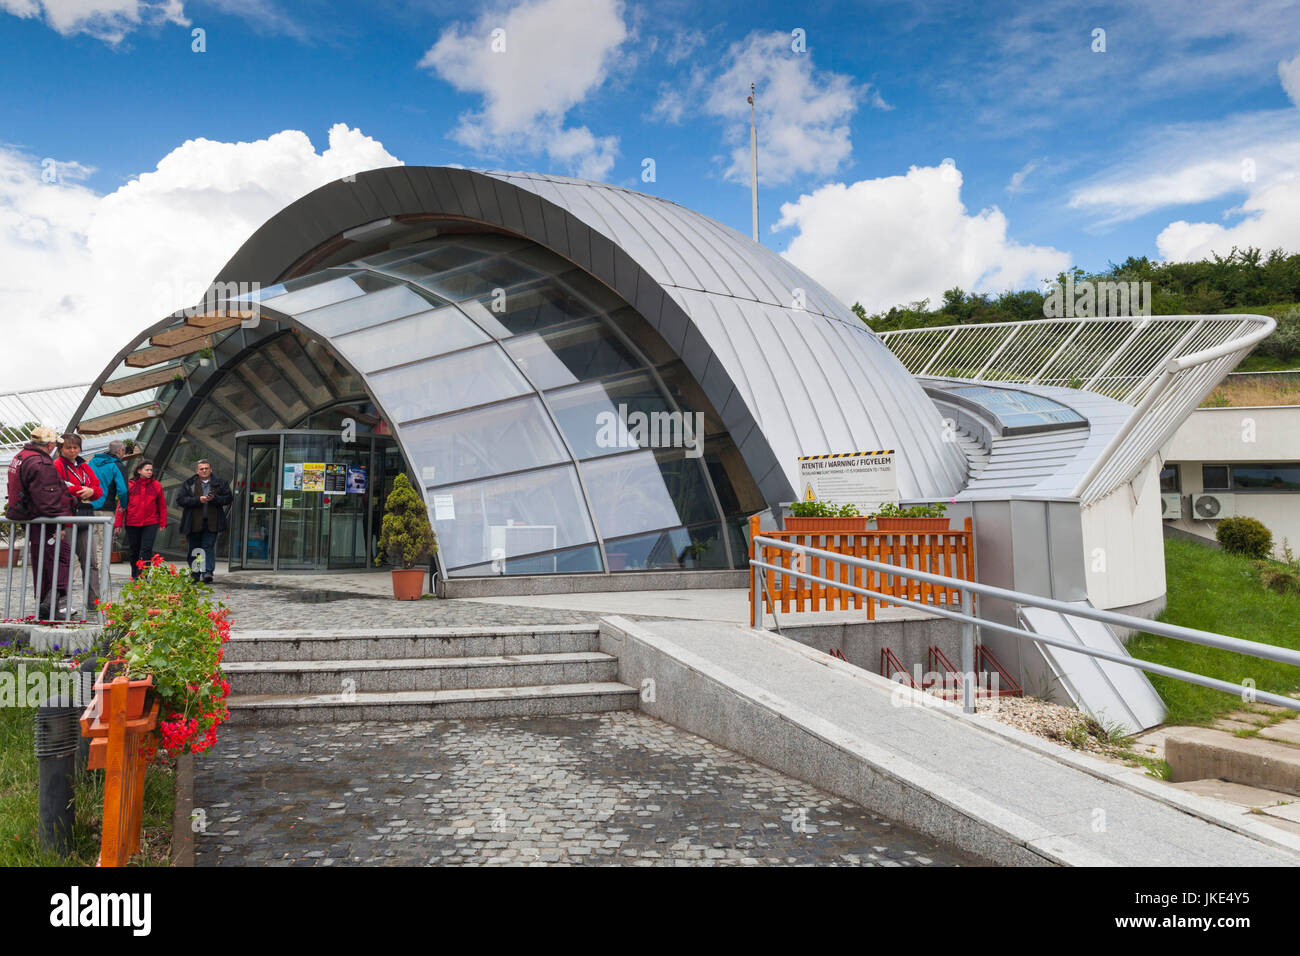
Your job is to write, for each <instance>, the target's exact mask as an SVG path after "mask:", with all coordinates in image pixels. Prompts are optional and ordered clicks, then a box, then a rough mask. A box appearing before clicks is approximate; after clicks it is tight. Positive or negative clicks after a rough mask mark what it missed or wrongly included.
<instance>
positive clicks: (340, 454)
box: [322, 441, 371, 569]
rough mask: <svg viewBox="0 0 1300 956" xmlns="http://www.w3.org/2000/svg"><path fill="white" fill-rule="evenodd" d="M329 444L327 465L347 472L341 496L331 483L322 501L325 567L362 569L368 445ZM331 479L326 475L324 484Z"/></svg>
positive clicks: (366, 555)
mask: <svg viewBox="0 0 1300 956" xmlns="http://www.w3.org/2000/svg"><path fill="white" fill-rule="evenodd" d="M332 445H333V451H332V452H331V454H330V461H329V464H330V465H333V466H335V468H344V469H347V474H346V477H345V482H346V483H345V485H344V491H343V493H342V494H340V493H338V491H337V489H338V485H337V483H335V484H334V485H333V492H334V493H330V494H326V495H325V496H324V498H323V499H322V503H323V505H324V507H325V513H326V520H328V522H329V529H328V541H329V547H328V560H329V567H330V568H331V569H334V568H364V567H366V566H367V564H368V563H369V550H368V545H367V541H366V516H367V512H368V510H369V501H370V495H371V489H370V482H369V478H370V442H369V441H361V442H354V443H352V444H344V443H343V442H341V441H335V442H333V443H332ZM332 477H333V476H330V475H327V476H326V481H327V482H329V481H331V480H332ZM327 487H329V486H328V485H327Z"/></svg>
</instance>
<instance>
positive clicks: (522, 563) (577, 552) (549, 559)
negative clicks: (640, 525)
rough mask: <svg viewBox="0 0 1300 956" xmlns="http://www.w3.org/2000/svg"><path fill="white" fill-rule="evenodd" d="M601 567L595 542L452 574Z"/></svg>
mask: <svg viewBox="0 0 1300 956" xmlns="http://www.w3.org/2000/svg"><path fill="white" fill-rule="evenodd" d="M599 570H600V549H599V548H598V547H596V546H595V545H594V544H591V545H587V546H586V547H582V548H573V549H571V550H569V551H556V552H553V553H552V554H540V555H539V554H535V555H532V556H530V557H525V558H509V559H508V560H506V561H497V562H496V563H495V564H473V565H470V566H469V567H465V568H457V569H456V570H454V571H451V572H449V575H450V576H451V577H453V578H463V577H488V576H491V575H500V574H583V573H586V572H590V571H599Z"/></svg>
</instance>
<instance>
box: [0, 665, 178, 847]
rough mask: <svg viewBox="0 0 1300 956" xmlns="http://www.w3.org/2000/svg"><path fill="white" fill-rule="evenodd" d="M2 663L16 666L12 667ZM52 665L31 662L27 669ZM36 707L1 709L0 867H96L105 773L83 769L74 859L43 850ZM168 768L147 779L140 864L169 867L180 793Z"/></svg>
mask: <svg viewBox="0 0 1300 956" xmlns="http://www.w3.org/2000/svg"><path fill="white" fill-rule="evenodd" d="M0 667H2V668H6V669H12V668H13V665H3V664H0ZM38 668H41V669H45V670H48V669H49V666H48V665H44V666H42V665H39V664H32V663H28V664H27V665H26V671H27V673H32V672H33V671H34V670H36V669H38ZM35 715H36V710H35V708H30V707H0V867H7V866H94V865H95V860H96V859H97V858H98V856H99V836H100V818H101V814H102V812H103V802H104V773H103V771H100V770H91V771H87V772H85V773H82V774H81V775H80V776H79V778H78V781H77V787H76V808H77V812H76V826H75V830H74V832H73V847H72V849H73V852H72V856H71V857H67V858H64V857H60V856H58V855H56V854H53V853H49V852H47V851H45V850H43V849H42V848H41V845H40V830H39V816H38V807H37V796H38V795H37V767H36V756H35V753H34V736H35V730H34V718H35ZM172 780H173V777H172V773H171V770H170V769H168V768H164V767H160V766H150V768H149V772H148V774H147V775H146V778H145V798H144V834H143V836H142V838H141V841H140V855H139V856H137V857H136V860H137V861H138V862H141V863H144V864H146V865H164V866H165V865H168V852H169V844H170V840H171V822H172V819H171V818H172V806H173V802H174V798H175V791H174V788H173V786H172Z"/></svg>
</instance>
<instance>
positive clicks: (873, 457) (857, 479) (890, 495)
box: [799, 448, 898, 515]
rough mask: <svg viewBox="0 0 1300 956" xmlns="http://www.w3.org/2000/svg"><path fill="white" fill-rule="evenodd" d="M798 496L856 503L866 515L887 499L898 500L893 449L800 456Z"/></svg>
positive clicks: (833, 501)
mask: <svg viewBox="0 0 1300 956" xmlns="http://www.w3.org/2000/svg"><path fill="white" fill-rule="evenodd" d="M799 497H800V498H801V499H802V500H804V501H828V502H832V503H834V504H837V505H847V504H853V505H857V506H858V510H859V511H861V512H862V513H863V514H864V515H867V514H871V512H873V511H875V510H876V509H877V508H879V507H880V506H881V505H882V504H884V503H885V502H894V503H895V504H897V502H898V474H897V472H896V471H895V468H894V450H893V449H892V448H888V449H882V450H880V451H851V452H844V453H842V454H835V455H807V456H805V457H803V458H800V459H799Z"/></svg>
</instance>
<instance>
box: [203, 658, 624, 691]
mask: <svg viewBox="0 0 1300 956" xmlns="http://www.w3.org/2000/svg"><path fill="white" fill-rule="evenodd" d="M224 669H225V672H226V675H227V677H228V678H229V680H230V683H231V687H232V689H233V693H235V694H240V695H263V694H284V695H303V694H335V693H341V692H342V691H343V690H344V689H348V688H350V689H351V690H353V691H358V692H370V691H386V690H409V691H418V690H467V689H475V688H484V687H527V686H535V685H542V684H589V683H606V682H611V681H615V680H617V679H618V660H617V659H616V658H614V657H612V656H610V655H609V654H602V653H600V652H599V651H577V652H568V653H556V654H520V655H499V656H484V657H404V658H396V659H389V660H319V661H318V660H302V661H244V662H235V663H232V664H226V665H224ZM345 681H351V683H350V684H347V683H345Z"/></svg>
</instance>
